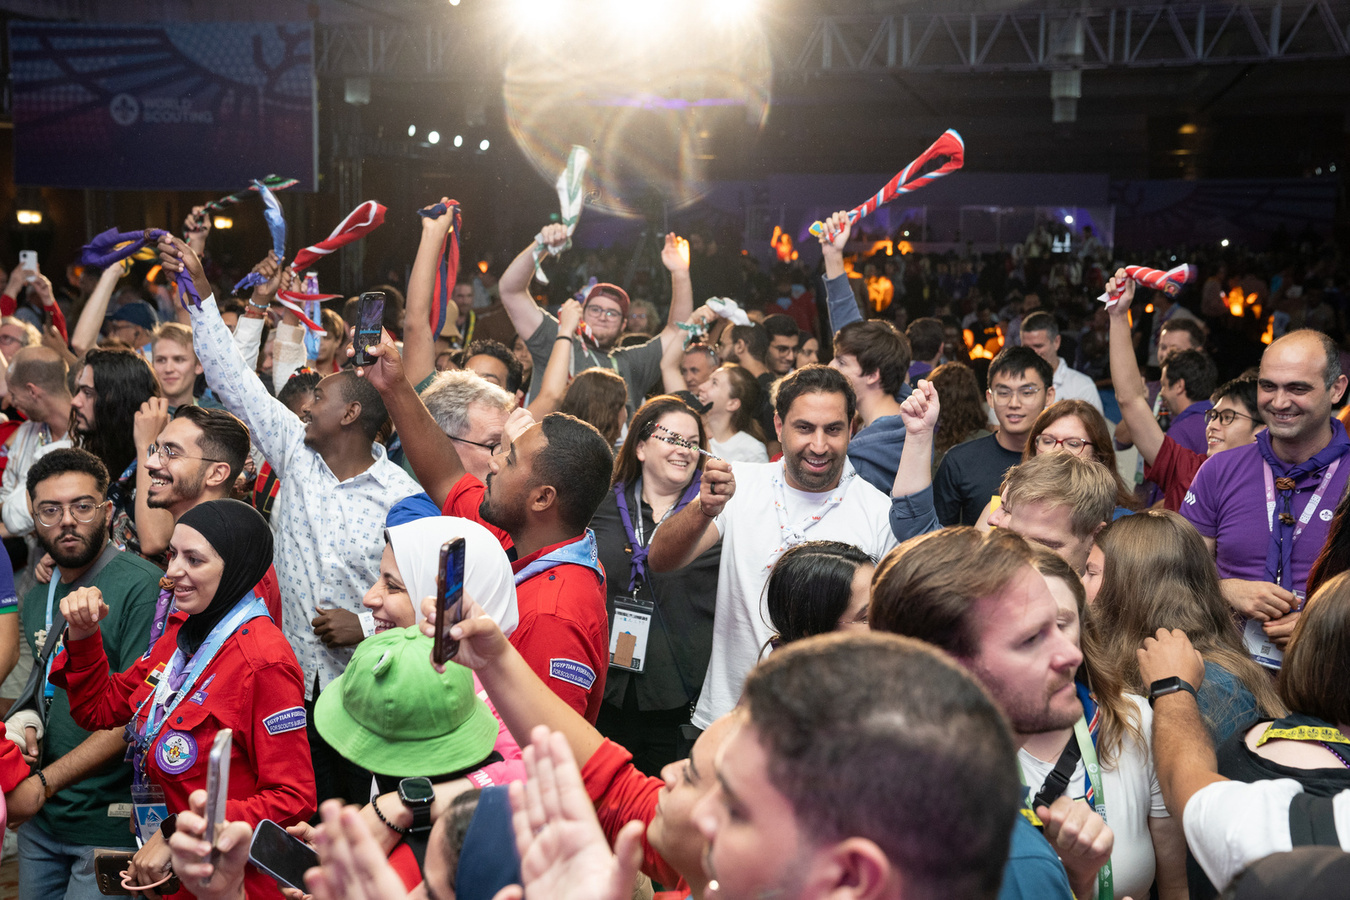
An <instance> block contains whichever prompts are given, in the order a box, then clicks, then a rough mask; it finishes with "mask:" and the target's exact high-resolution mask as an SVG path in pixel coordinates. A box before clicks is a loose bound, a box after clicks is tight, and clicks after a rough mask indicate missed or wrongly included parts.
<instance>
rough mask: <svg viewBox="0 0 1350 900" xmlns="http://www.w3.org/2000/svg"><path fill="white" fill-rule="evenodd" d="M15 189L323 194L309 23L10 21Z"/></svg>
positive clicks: (311, 28) (312, 38) (311, 31)
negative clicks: (257, 188) (271, 180)
mask: <svg viewBox="0 0 1350 900" xmlns="http://www.w3.org/2000/svg"><path fill="white" fill-rule="evenodd" d="M9 41H10V51H11V55H12V60H13V64H12V77H13V92H14V174H15V181H16V182H18V183H19V184H32V185H44V186H52V187H71V188H124V189H132V190H230V189H236V188H238V187H239V186H240V185H246V184H248V183H249V182H250V180H252V179H254V178H258V177H261V176H262V175H266V174H269V173H275V174H277V175H281V176H283V177H291V178H298V179H299V180H300V184H299V185H298V187H300V188H302V189H304V190H311V191H312V190H315V187H316V184H317V180H318V177H317V159H318V152H317V146H316V143H317V103H316V101H315V79H314V29H313V27H312V26H311V25H307V24H306V25H269V24H249V23H235V22H229V23H212V24H200V25H127V26H116V25H104V24H99V25H67V24H50V23H42V22H12V23H11V24H10V32H9Z"/></svg>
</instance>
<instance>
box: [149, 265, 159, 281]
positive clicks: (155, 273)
mask: <svg viewBox="0 0 1350 900" xmlns="http://www.w3.org/2000/svg"><path fill="white" fill-rule="evenodd" d="M160 268H161V267H160V266H159V265H154V266H151V267H150V271H149V272H146V273H145V283H146V284H153V283H154V281H155V279H156V278H158V277H159V273H160Z"/></svg>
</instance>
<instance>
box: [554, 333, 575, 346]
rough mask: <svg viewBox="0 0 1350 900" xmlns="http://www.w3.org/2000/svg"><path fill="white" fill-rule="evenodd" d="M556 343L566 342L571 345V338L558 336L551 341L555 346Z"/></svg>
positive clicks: (563, 335) (564, 335)
mask: <svg viewBox="0 0 1350 900" xmlns="http://www.w3.org/2000/svg"><path fill="white" fill-rule="evenodd" d="M558 341H567V342H568V343H571V341H572V337H571V335H566V334H560V335H558V336H557V337H555V338H554V339H553V343H555V344H556V343H558Z"/></svg>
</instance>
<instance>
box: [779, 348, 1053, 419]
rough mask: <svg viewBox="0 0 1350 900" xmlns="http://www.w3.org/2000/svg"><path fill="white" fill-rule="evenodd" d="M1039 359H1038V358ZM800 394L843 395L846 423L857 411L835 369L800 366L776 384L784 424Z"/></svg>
mask: <svg viewBox="0 0 1350 900" xmlns="http://www.w3.org/2000/svg"><path fill="white" fill-rule="evenodd" d="M1038 358H1039V357H1038ZM802 394H843V395H844V402H845V404H846V405H847V406H848V421H849V422H852V421H853V414H854V413H856V412H857V411H858V397H857V395H856V394H854V393H853V385H851V384H849V383H848V379H847V378H845V377H844V376H843V374H842V373H841V372H839V371H838V370H837V369H832V368H830V367H829V366H822V365H820V364H819V363H817V364H816V365H814V366H802V367H801V368H800V369H797V370H796V371H795V372H793V373H792V374H790V375H785V376H783V379H782V380H781V381H779V382H778V393H777V395H776V396H775V397H774V407H773V408H774V412H776V413H778V418H779V419H780V420H782V422H783V423H784V424H786V423H787V416H788V410H790V409H792V404H793V403H794V402H795V401H796V399H797V398H798V397H800V396H801V395H802Z"/></svg>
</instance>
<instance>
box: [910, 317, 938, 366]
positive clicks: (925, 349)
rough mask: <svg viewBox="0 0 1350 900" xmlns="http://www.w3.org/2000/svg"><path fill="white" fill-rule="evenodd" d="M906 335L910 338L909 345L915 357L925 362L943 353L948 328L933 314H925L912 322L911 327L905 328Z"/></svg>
mask: <svg viewBox="0 0 1350 900" xmlns="http://www.w3.org/2000/svg"><path fill="white" fill-rule="evenodd" d="M905 337H907V338H909V347H910V351H911V353H912V354H913V358H914V359H921V360H923V361H924V362H927V361H928V360H930V359H932V358H933V357H935V356H937V355H938V354H939V353H941V352H942V345H943V344H944V343H945V342H946V340H947V334H946V329H945V327H944V326H943V324H942V321H941V320H940V319H935V318H933V317H932V316H924V317H923V318H921V319H915V320H914V321H913V322H910V323H909V327H908V328H906V329H905Z"/></svg>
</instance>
